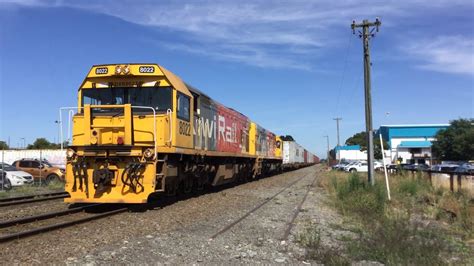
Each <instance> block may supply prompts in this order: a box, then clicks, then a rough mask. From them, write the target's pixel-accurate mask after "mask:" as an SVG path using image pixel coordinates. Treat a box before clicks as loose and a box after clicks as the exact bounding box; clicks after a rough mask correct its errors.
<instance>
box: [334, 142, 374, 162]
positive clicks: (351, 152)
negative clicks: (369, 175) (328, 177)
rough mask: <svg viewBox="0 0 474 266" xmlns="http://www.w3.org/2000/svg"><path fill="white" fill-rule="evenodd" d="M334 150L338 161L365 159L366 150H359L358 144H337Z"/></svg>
mask: <svg viewBox="0 0 474 266" xmlns="http://www.w3.org/2000/svg"><path fill="white" fill-rule="evenodd" d="M334 151H335V152H336V160H338V161H355V160H367V151H361V150H360V145H350V146H337V147H336V148H334Z"/></svg>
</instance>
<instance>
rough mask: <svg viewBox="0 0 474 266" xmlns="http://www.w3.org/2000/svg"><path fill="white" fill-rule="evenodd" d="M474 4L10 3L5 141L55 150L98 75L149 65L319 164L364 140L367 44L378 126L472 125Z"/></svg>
mask: <svg viewBox="0 0 474 266" xmlns="http://www.w3.org/2000/svg"><path fill="white" fill-rule="evenodd" d="M473 14H474V4H473V2H472V0H468V1H457V0H451V1H447V0H446V1H445V0H429V1H428V0H414V1H408V0H407V1H391V0H385V1H376V0H374V1H355V0H349V1H327V0H321V1H298V0H296V1H270V0H268V1H258V0H253V1H246V0H242V1H217V0H212V1H207V0H203V1H200V0H195V1H180V0H178V1H149V0H137V1H131V0H116V1H113V0H104V1H100V0H95V1H89V0H83V1H74V0H70V1H69V0H63V1H48V0H0V25H1V26H0V140H4V141H8V140H10V146H13V147H17V146H21V145H23V139H22V138H24V139H25V142H26V143H27V144H28V143H32V142H33V141H34V140H35V139H36V138H38V137H45V138H47V139H49V140H50V141H57V140H58V138H59V137H58V135H59V134H58V132H59V130H58V125H57V124H56V123H55V121H56V120H58V116H59V108H60V107H64V106H76V105H77V103H76V101H77V88H78V87H79V85H80V84H81V82H82V80H83V79H84V77H85V75H86V74H87V72H88V70H89V69H90V67H91V66H92V65H94V64H107V63H128V62H151V63H158V64H160V65H163V66H164V67H166V68H168V69H169V70H171V71H173V72H174V73H175V74H177V75H178V76H180V77H181V78H182V79H183V80H185V81H186V82H187V83H189V84H192V85H193V86H195V87H197V88H199V89H200V90H201V91H204V92H205V93H206V94H208V95H209V96H211V97H213V98H214V99H215V100H217V101H219V102H221V103H223V104H224V105H226V106H229V107H232V108H234V109H236V110H238V111H240V112H241V113H243V114H245V115H247V116H248V117H250V118H251V119H252V120H254V121H256V122H257V123H259V124H260V125H262V126H264V127H265V128H267V129H269V130H271V131H273V132H274V133H276V134H279V135H292V136H293V137H294V138H295V139H296V141H297V142H299V143H300V144H302V145H303V146H304V147H306V148H307V149H308V150H310V151H312V152H314V153H316V154H317V155H318V156H320V157H321V158H324V157H325V154H326V138H324V136H325V135H329V139H330V146H331V147H334V146H335V145H336V142H337V138H336V122H335V121H334V120H333V118H335V117H342V120H341V121H340V130H341V131H340V134H341V135H340V139H341V142H342V143H343V142H344V141H345V140H346V139H347V138H349V137H350V136H352V135H353V134H355V133H357V132H360V131H363V130H365V116H364V81H363V61H362V59H363V57H362V56H363V54H362V41H361V39H360V38H359V36H358V32H356V34H355V35H354V34H353V33H352V30H351V28H350V24H351V23H352V21H353V20H355V21H356V22H361V21H362V20H363V19H368V20H370V21H373V20H375V18H376V17H379V19H380V20H381V22H382V25H381V27H380V30H379V32H375V37H374V38H372V39H371V41H370V50H371V59H372V68H371V70H372V108H373V124H374V128H378V127H379V126H380V125H386V124H433V123H449V121H450V120H453V119H458V118H473V117H474V99H473V98H474V16H473Z"/></svg>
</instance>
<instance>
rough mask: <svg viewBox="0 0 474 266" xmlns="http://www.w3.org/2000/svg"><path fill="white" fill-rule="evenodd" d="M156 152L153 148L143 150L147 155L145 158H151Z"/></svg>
mask: <svg viewBox="0 0 474 266" xmlns="http://www.w3.org/2000/svg"><path fill="white" fill-rule="evenodd" d="M154 154H155V152H154V151H153V149H149V148H148V149H146V150H145V151H144V152H143V155H145V158H147V159H151V158H152V157H153V155H154Z"/></svg>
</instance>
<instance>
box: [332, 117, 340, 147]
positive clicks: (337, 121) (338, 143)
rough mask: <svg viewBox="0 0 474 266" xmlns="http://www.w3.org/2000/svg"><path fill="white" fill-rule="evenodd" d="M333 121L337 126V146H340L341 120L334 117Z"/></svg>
mask: <svg viewBox="0 0 474 266" xmlns="http://www.w3.org/2000/svg"><path fill="white" fill-rule="evenodd" d="M333 120H336V124H337V146H341V143H340V142H339V121H340V120H342V118H341V117H336V118H333Z"/></svg>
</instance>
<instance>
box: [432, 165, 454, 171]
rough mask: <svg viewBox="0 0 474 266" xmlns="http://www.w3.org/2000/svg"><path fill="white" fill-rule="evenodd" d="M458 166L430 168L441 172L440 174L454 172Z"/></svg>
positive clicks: (434, 166)
mask: <svg viewBox="0 0 474 266" xmlns="http://www.w3.org/2000/svg"><path fill="white" fill-rule="evenodd" d="M458 167H459V165H457V164H437V165H433V166H432V167H431V170H433V171H441V172H454V170H456V168H458Z"/></svg>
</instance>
